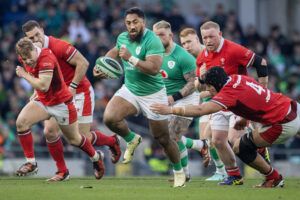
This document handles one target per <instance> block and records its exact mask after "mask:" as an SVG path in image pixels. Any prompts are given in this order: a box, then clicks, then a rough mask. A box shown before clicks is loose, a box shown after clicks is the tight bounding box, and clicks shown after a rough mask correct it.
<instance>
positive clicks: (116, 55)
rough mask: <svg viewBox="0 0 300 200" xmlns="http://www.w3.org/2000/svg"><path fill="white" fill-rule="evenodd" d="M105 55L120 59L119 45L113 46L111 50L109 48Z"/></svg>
mask: <svg viewBox="0 0 300 200" xmlns="http://www.w3.org/2000/svg"><path fill="white" fill-rule="evenodd" d="M105 56H108V57H111V58H113V59H115V60H117V59H119V58H120V57H119V50H118V48H117V47H114V48H112V49H111V50H109V51H108V52H107V53H106V54H105Z"/></svg>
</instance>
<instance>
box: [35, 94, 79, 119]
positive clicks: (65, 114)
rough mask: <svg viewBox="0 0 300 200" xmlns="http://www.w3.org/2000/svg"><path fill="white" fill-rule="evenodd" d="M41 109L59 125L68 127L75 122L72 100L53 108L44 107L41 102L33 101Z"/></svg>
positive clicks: (74, 109)
mask: <svg viewBox="0 0 300 200" xmlns="http://www.w3.org/2000/svg"><path fill="white" fill-rule="evenodd" d="M34 102H35V103H36V104H37V105H39V106H40V107H42V108H43V109H44V110H45V111H46V112H47V113H49V115H51V117H54V118H55V119H56V121H57V123H58V124H60V125H70V124H73V123H74V122H75V121H77V112H76V108H75V105H74V102H73V101H72V99H70V100H69V101H66V102H65V103H61V104H58V105H54V106H45V105H44V104H43V103H42V102H40V101H37V100H34Z"/></svg>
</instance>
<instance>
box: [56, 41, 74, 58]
mask: <svg viewBox="0 0 300 200" xmlns="http://www.w3.org/2000/svg"><path fill="white" fill-rule="evenodd" d="M56 42H57V44H55V49H53V48H52V51H56V52H55V55H56V56H58V57H59V58H60V59H62V60H65V61H66V62H69V61H70V60H71V59H72V57H73V56H74V55H75V53H76V52H77V49H76V48H75V47H74V46H73V45H71V44H70V43H68V42H66V41H63V40H59V41H56Z"/></svg>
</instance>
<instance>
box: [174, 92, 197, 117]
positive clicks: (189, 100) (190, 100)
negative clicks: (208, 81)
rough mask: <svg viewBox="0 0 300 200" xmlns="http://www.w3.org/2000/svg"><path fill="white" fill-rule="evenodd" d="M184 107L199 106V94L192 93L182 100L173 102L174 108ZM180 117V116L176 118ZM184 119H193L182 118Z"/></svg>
mask: <svg viewBox="0 0 300 200" xmlns="http://www.w3.org/2000/svg"><path fill="white" fill-rule="evenodd" d="M186 105H199V93H198V92H194V93H192V94H190V95H188V96H186V97H184V98H182V99H179V100H177V101H175V103H174V106H186ZM178 117H182V116H178ZM182 118H186V119H190V120H193V117H182Z"/></svg>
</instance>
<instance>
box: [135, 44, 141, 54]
mask: <svg viewBox="0 0 300 200" xmlns="http://www.w3.org/2000/svg"><path fill="white" fill-rule="evenodd" d="M141 49H142V47H141V46H138V47H136V49H135V53H136V55H139V54H140V53H141Z"/></svg>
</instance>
